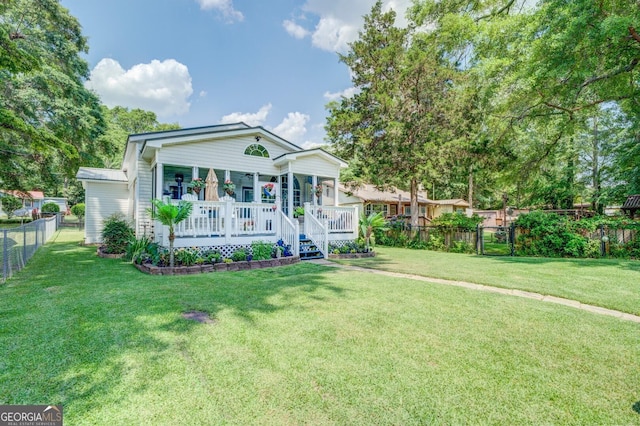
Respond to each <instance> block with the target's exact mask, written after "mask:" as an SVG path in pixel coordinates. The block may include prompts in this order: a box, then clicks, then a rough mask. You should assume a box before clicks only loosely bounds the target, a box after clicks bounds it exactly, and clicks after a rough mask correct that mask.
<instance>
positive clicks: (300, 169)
mask: <svg viewBox="0 0 640 426" xmlns="http://www.w3.org/2000/svg"><path fill="white" fill-rule="evenodd" d="M291 170H292V171H293V172H294V173H297V174H304V175H316V176H322V177H331V178H333V177H339V176H340V167H339V166H338V165H337V164H335V163H332V162H330V161H327V160H326V159H325V158H323V157H321V156H320V155H309V156H305V157H299V158H298V159H296V160H295V161H292V162H291Z"/></svg>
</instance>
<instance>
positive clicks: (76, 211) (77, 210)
mask: <svg viewBox="0 0 640 426" xmlns="http://www.w3.org/2000/svg"><path fill="white" fill-rule="evenodd" d="M84 213H85V206H84V203H78V204H76V205H75V206H73V207H71V214H73V215H74V216H76V217H77V218H78V220H82V218H83V217H84Z"/></svg>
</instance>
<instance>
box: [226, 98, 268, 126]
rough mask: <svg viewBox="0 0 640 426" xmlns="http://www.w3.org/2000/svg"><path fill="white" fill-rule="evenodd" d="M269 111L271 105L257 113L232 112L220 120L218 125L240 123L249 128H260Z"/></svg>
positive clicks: (264, 106) (265, 106)
mask: <svg viewBox="0 0 640 426" xmlns="http://www.w3.org/2000/svg"><path fill="white" fill-rule="evenodd" d="M269 111H271V104H270V103H269V104H267V105H263V106H262V108H260V109H259V110H258V112H232V113H231V114H227V115H225V116H224V117H222V119H221V120H220V124H229V123H238V122H240V121H242V122H243V123H245V124H248V125H249V126H252V127H253V126H261V125H262V123H264V122H265V120H266V119H267V116H268V115H269Z"/></svg>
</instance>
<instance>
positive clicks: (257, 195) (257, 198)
mask: <svg viewBox="0 0 640 426" xmlns="http://www.w3.org/2000/svg"><path fill="white" fill-rule="evenodd" d="M259 177H260V173H258V172H254V173H253V202H254V203H261V202H262V192H260V190H261V188H260V182H259Z"/></svg>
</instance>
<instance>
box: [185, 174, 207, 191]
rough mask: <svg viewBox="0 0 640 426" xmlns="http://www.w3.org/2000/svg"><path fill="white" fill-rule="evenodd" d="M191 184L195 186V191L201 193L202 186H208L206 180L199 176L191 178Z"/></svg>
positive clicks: (192, 186)
mask: <svg viewBox="0 0 640 426" xmlns="http://www.w3.org/2000/svg"><path fill="white" fill-rule="evenodd" d="M189 186H190V187H191V188H193V192H195V193H196V194H198V195H199V194H200V191H202V188H204V187H206V186H207V184H206V183H205V181H204V180H202V178H199V177H197V178H193V179H192V180H191V183H190V184H189Z"/></svg>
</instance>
